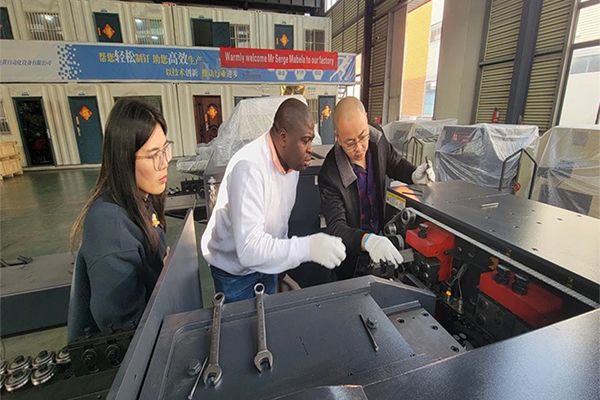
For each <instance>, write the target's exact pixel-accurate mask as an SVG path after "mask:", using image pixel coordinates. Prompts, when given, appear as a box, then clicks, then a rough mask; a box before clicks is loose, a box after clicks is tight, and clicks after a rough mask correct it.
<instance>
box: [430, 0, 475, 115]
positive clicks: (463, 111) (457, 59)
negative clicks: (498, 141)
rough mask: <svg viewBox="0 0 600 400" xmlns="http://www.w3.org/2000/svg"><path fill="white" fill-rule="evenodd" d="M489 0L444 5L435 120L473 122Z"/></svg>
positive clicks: (462, 1) (466, 0)
mask: <svg viewBox="0 0 600 400" xmlns="http://www.w3.org/2000/svg"><path fill="white" fill-rule="evenodd" d="M485 9H486V2H485V1H482V0H451V1H446V3H445V6H444V22H443V23H442V40H441V45H440V46H441V47H440V57H439V65H438V78H437V91H436V94H435V108H434V113H433V118H434V119H444V118H458V122H459V123H461V124H470V123H471V122H472V121H471V117H472V114H473V107H474V106H475V93H476V90H477V87H476V85H477V73H478V70H479V57H480V53H481V43H482V41H483V40H484V39H485V37H484V36H485V32H484V29H485V25H486V24H485Z"/></svg>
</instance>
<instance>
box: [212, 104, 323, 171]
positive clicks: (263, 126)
mask: <svg viewBox="0 0 600 400" xmlns="http://www.w3.org/2000/svg"><path fill="white" fill-rule="evenodd" d="M290 98H295V99H298V100H300V101H301V102H303V103H304V104H307V103H306V100H305V99H304V97H302V96H280V97H262V98H257V99H246V100H242V101H240V102H239V104H238V105H237V106H236V107H235V109H234V110H233V113H232V114H231V116H230V117H229V118H227V120H226V121H225V122H223V124H221V126H220V127H219V134H218V136H217V137H216V138H215V139H213V141H212V142H211V145H212V149H213V153H212V157H211V159H210V161H209V167H210V166H214V167H219V166H226V165H227V163H228V162H229V160H230V159H231V157H233V155H234V154H235V153H236V152H237V151H238V150H239V149H241V148H242V147H244V145H246V144H248V143H250V142H251V141H253V140H254V139H256V138H258V137H259V136H260V135H262V134H264V133H265V132H267V131H268V130H269V129H270V128H271V126H272V125H273V118H274V117H275V112H277V109H278V108H279V105H280V104H281V103H283V102H284V101H285V100H287V99H290ZM315 126H316V124H315ZM316 129H318V128H316V127H315V140H314V141H313V144H321V137H320V136H319V134H318V133H317V132H316Z"/></svg>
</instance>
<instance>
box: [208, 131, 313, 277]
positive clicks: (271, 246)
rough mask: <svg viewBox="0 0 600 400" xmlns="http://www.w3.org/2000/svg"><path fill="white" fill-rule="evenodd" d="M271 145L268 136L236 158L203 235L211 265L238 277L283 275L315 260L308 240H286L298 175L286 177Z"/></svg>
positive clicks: (251, 144) (289, 174) (220, 188)
mask: <svg viewBox="0 0 600 400" xmlns="http://www.w3.org/2000/svg"><path fill="white" fill-rule="evenodd" d="M269 142H270V138H269V132H267V133H266V134H264V135H262V136H261V137H259V138H258V139H256V140H255V141H253V142H252V143H249V144H247V145H246V146H244V147H243V148H242V149H241V150H240V151H238V152H237V153H236V154H235V155H234V156H233V157H232V158H231V160H230V161H229V164H228V165H227V168H226V169H225V175H224V177H223V181H222V183H221V186H220V187H219V194H218V196H217V202H216V205H215V207H214V209H213V212H212V215H211V217H210V220H209V221H208V226H207V227H206V231H205V232H204V235H202V255H203V256H204V258H205V259H206V261H207V262H208V263H209V264H210V265H212V266H214V267H217V268H219V269H222V270H223V271H225V272H228V273H230V274H233V275H248V274H251V273H253V272H262V273H266V274H278V273H280V272H283V271H287V270H289V269H292V268H295V267H297V266H298V265H300V264H301V263H303V262H306V261H309V259H310V245H309V238H308V236H306V237H300V238H299V237H295V236H294V237H292V238H290V239H288V237H287V234H288V220H289V219H290V214H291V212H292V208H293V207H294V203H295V201H296V187H297V186H298V178H299V172H297V171H291V172H287V173H285V172H284V171H283V169H282V168H281V166H280V164H279V160H278V159H277V160H274V154H273V153H274V150H273V149H272V147H271V146H270V144H269ZM275 157H276V155H275Z"/></svg>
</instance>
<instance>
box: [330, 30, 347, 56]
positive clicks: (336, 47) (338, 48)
mask: <svg viewBox="0 0 600 400" xmlns="http://www.w3.org/2000/svg"><path fill="white" fill-rule="evenodd" d="M343 44H344V34H343V33H340V34H339V35H337V36H334V38H333V40H332V41H331V51H334V52H336V53H341V52H342V51H343V49H342V45H343Z"/></svg>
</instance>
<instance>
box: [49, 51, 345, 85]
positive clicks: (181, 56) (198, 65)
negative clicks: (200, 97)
mask: <svg viewBox="0 0 600 400" xmlns="http://www.w3.org/2000/svg"><path fill="white" fill-rule="evenodd" d="M53 45H55V46H56V55H57V56H58V60H57V61H58V71H57V73H58V78H59V79H60V80H62V81H97V80H108V81H131V80H135V81H198V82H232V83H241V82H244V83H265V82H269V83H271V82H272V83H323V84H353V83H354V80H355V76H354V74H355V66H356V64H355V63H356V59H355V58H356V57H355V55H354V54H341V53H340V54H338V68H337V70H310V69H254V68H222V67H221V60H220V51H219V49H208V48H187V47H166V46H165V47H157V46H153V47H150V46H124V45H100V44H53ZM299 53H301V52H299Z"/></svg>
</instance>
